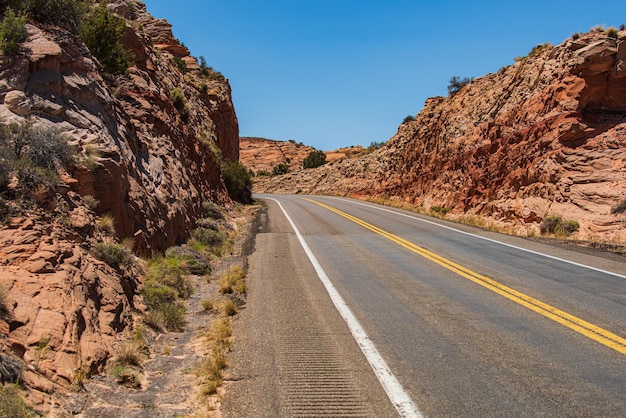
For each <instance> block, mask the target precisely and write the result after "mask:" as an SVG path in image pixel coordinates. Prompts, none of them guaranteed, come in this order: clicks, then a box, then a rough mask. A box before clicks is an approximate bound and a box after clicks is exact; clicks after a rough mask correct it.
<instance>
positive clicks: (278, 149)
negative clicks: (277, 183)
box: [239, 137, 364, 174]
mask: <svg viewBox="0 0 626 418" xmlns="http://www.w3.org/2000/svg"><path fill="white" fill-rule="evenodd" d="M239 142H240V151H239V152H240V160H241V162H242V163H243V165H245V166H246V167H248V168H249V169H250V170H252V172H253V173H255V174H257V173H259V172H267V173H272V170H273V169H274V167H276V166H277V165H278V164H286V165H287V166H288V167H289V170H290V171H294V170H299V169H301V168H302V161H303V160H304V159H305V158H306V157H307V156H308V155H309V153H310V152H311V151H315V148H313V147H310V146H308V145H304V144H302V143H297V142H295V141H276V140H273V139H265V138H254V137H241V138H240V140H239ZM363 152H364V150H363V147H361V146H354V147H349V148H340V149H337V150H333V151H324V153H325V154H326V161H328V162H333V161H337V160H341V159H344V158H353V157H355V156H358V155H360V154H362V153H363Z"/></svg>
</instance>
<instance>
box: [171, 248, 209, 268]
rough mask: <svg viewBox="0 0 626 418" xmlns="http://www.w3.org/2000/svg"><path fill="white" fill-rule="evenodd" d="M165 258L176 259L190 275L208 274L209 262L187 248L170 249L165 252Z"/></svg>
mask: <svg viewBox="0 0 626 418" xmlns="http://www.w3.org/2000/svg"><path fill="white" fill-rule="evenodd" d="M165 258H176V259H178V260H180V261H181V266H182V268H183V269H184V270H185V271H186V272H188V273H190V274H209V273H210V272H211V266H210V265H209V260H207V258H206V257H205V256H203V255H202V254H200V253H199V252H198V251H195V250H194V249H192V248H189V247H170V248H168V249H167V251H165Z"/></svg>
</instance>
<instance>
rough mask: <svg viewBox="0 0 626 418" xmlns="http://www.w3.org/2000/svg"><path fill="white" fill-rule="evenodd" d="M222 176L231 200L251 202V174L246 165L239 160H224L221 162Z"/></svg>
mask: <svg viewBox="0 0 626 418" xmlns="http://www.w3.org/2000/svg"><path fill="white" fill-rule="evenodd" d="M222 177H223V178H224V184H225V185H226V189H227V190H228V194H229V195H230V197H231V198H232V199H233V200H236V201H237V202H240V203H243V204H250V203H252V174H251V173H250V170H248V169H247V168H246V166H244V165H243V164H242V163H241V162H239V161H226V162H224V164H222Z"/></svg>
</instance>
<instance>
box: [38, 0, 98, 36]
mask: <svg viewBox="0 0 626 418" xmlns="http://www.w3.org/2000/svg"><path fill="white" fill-rule="evenodd" d="M26 10H27V12H28V15H29V16H30V17H31V18H32V19H34V20H36V21H37V22H40V23H48V24H52V25H56V26H60V27H62V28H65V29H67V30H69V31H70V32H72V33H78V30H79V28H80V24H81V23H82V21H83V20H84V18H85V14H86V13H87V2H86V1H82V0H29V1H28V5H27V7H26Z"/></svg>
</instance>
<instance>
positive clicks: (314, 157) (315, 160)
mask: <svg viewBox="0 0 626 418" xmlns="http://www.w3.org/2000/svg"><path fill="white" fill-rule="evenodd" d="M324 164H326V154H325V153H324V151H319V150H315V151H311V152H310V153H309V155H307V156H306V158H305V159H304V160H303V161H302V166H303V167H304V168H316V167H320V166H322V165H324Z"/></svg>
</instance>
